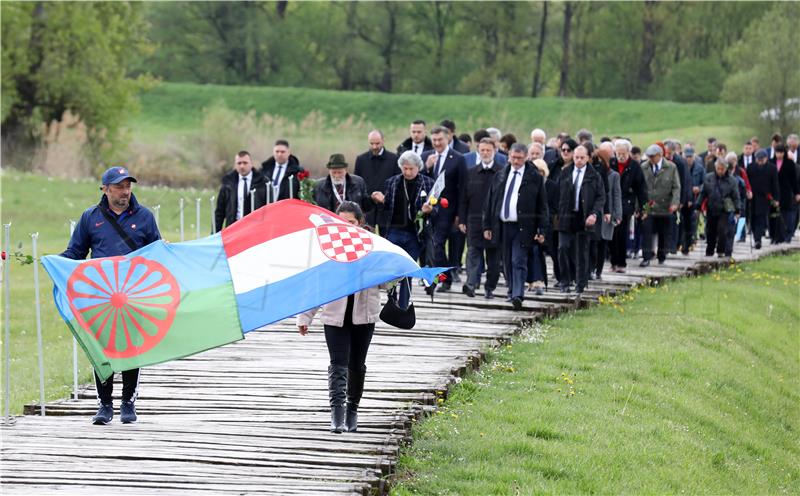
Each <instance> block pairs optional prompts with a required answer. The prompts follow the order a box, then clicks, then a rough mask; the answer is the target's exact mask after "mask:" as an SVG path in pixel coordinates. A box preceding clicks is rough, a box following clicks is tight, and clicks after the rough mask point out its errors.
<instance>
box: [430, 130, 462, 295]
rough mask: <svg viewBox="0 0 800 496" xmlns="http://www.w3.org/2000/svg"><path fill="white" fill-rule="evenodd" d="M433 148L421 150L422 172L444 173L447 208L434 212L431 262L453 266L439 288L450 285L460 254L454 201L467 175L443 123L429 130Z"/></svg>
mask: <svg viewBox="0 0 800 496" xmlns="http://www.w3.org/2000/svg"><path fill="white" fill-rule="evenodd" d="M431 142H432V143H433V150H430V151H428V152H425V153H423V154H422V162H423V163H424V164H425V170H424V171H422V173H423V174H425V175H426V176H429V177H431V178H432V179H433V180H434V181H435V180H436V179H438V178H439V175H441V174H444V175H445V176H444V179H445V180H444V190H442V194H441V196H440V199H441V198H447V201H448V203H449V205H448V208H443V209H441V210H440V211H439V214H438V215H437V219H436V224H435V225H434V226H433V250H434V255H433V257H434V260H435V262H434V263H435V264H436V265H437V266H439V267H456V269H455V270H451V271H449V273H448V274H447V278H446V279H445V281H444V282H443V283H442V284H441V285H440V286H439V291H447V290H449V289H450V285H451V282H452V280H453V277H454V275H455V272H456V271H457V270H458V267H460V266H461V255H462V254H463V253H464V243H465V242H466V238H465V237H464V234H463V233H462V232H461V231H460V230H459V229H458V202H459V199H460V196H461V190H462V188H463V184H464V181H466V179H467V164H466V162H464V156H463V155H461V154H460V153H458V152H457V151H455V150H452V149H451V148H450V146H449V143H450V130H449V129H447V128H446V127H444V126H437V127H435V128H433V129H432V130H431ZM447 242H449V244H448V248H449V253H445V248H444V247H445V243H447Z"/></svg>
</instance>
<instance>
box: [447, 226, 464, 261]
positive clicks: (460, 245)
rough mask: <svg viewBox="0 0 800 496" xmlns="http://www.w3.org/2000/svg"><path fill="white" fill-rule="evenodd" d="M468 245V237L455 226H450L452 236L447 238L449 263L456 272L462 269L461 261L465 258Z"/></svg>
mask: <svg viewBox="0 0 800 496" xmlns="http://www.w3.org/2000/svg"><path fill="white" fill-rule="evenodd" d="M466 244H467V235H466V234H464V233H462V232H461V230H460V229H459V228H458V226H456V225H455V224H452V225H451V226H450V236H449V237H448V238H447V261H448V262H449V263H448V265H449V266H450V267H455V268H456V269H455V270H460V269H461V259H462V258H463V257H464V245H466Z"/></svg>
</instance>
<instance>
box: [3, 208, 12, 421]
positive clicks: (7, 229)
mask: <svg viewBox="0 0 800 496" xmlns="http://www.w3.org/2000/svg"><path fill="white" fill-rule="evenodd" d="M3 231H4V235H5V237H6V239H5V250H6V259H5V260H3V291H4V294H3V299H4V300H5V302H6V305H5V306H6V308H5V311H6V312H5V313H6V319H5V326H6V334H5V343H4V348H5V355H6V380H5V385H4V386H5V387H4V388H3V389H4V391H3V401H5V406H6V412H5V414H6V425H9V423H10V422H11V409H10V407H9V403H10V402H11V379H10V375H11V347H10V346H11V329H10V328H11V318H10V317H9V315H11V300H10V297H11V287H10V286H9V281H8V279H9V276H10V274H9V270H10V269H11V241H10V237H11V224H3Z"/></svg>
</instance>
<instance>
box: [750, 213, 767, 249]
mask: <svg viewBox="0 0 800 496" xmlns="http://www.w3.org/2000/svg"><path fill="white" fill-rule="evenodd" d="M768 220H769V218H768V216H767V214H761V215H755V214H753V218H752V219H751V220H750V227H751V229H752V230H753V241H755V242H756V243H761V238H762V237H764V232H765V231H766V230H767V221H768Z"/></svg>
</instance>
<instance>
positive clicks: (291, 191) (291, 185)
mask: <svg viewBox="0 0 800 496" xmlns="http://www.w3.org/2000/svg"><path fill="white" fill-rule="evenodd" d="M289 198H294V174H293V175H291V176H289Z"/></svg>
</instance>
